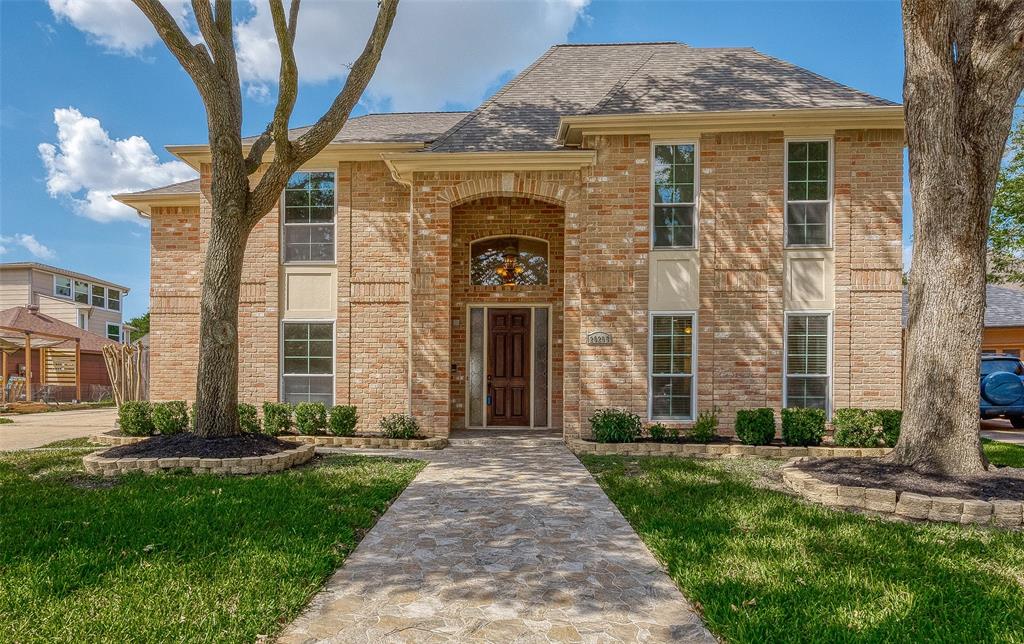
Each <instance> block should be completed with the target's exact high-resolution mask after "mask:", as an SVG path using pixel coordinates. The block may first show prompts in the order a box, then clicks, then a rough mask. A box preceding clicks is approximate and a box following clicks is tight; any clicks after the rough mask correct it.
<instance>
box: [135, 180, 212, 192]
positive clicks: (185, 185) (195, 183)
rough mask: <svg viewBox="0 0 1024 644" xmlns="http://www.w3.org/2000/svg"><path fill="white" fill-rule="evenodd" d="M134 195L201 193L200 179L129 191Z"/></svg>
mask: <svg viewBox="0 0 1024 644" xmlns="http://www.w3.org/2000/svg"><path fill="white" fill-rule="evenodd" d="M128 194H130V195H132V196H135V195H191V194H199V179H192V180H190V181H182V182H181V183H172V184H171V185H169V186H160V187H159V188H150V189H149V190H140V191H139V192H130V193H128Z"/></svg>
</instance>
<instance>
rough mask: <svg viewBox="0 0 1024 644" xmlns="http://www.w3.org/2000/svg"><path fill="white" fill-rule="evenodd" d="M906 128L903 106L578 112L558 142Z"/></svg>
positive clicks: (562, 126) (563, 121)
mask: <svg viewBox="0 0 1024 644" xmlns="http://www.w3.org/2000/svg"><path fill="white" fill-rule="evenodd" d="M865 128H870V129H898V130H902V129H903V128H904V120H903V106H902V105H875V106H865V107H828V108H793V109H774V110H730V111H717V112H672V113H663V114H639V113H636V114H580V115H571V116H563V117H561V118H560V119H559V123H558V137H557V142H558V143H559V144H561V145H567V146H575V145H579V144H580V143H581V142H582V140H583V137H585V136H590V135H602V134H603V135H610V134H649V135H651V136H671V135H673V134H676V133H687V134H690V133H699V132H702V131H708V132H712V131H713V132H729V131H757V130H783V131H785V132H787V133H793V134H805V133H808V132H825V131H834V130H840V129H865Z"/></svg>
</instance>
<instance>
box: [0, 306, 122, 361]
mask: <svg viewBox="0 0 1024 644" xmlns="http://www.w3.org/2000/svg"><path fill="white" fill-rule="evenodd" d="M0 327H6V328H8V329H18V330H19V331H29V332H32V333H47V334H51V335H55V336H60V337H64V338H72V339H71V340H67V341H65V342H58V343H56V344H53V345H52V346H54V347H55V348H59V349H69V348H73V347H74V346H75V342H74V339H73V338H78V339H79V341H80V347H81V350H82V351H86V352H89V353H99V352H101V351H103V347H105V346H107V345H108V344H117V343H116V342H114V341H113V340H110V339H108V338H104V337H102V336H99V335H96V334H95V333H89V332H88V331H84V330H82V329H79V328H78V327H77V326H74V325H73V324H68V323H67V322H62V321H61V320H58V319H56V318H52V317H50V316H49V315H46V314H45V313H40V312H39V311H33V310H30V309H29V308H28V307H25V306H15V307H11V308H9V309H4V310H3V311H0ZM4 333H6V334H8V335H10V332H9V331H4Z"/></svg>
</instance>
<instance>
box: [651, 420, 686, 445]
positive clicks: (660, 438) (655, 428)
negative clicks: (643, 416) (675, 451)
mask: <svg viewBox="0 0 1024 644" xmlns="http://www.w3.org/2000/svg"><path fill="white" fill-rule="evenodd" d="M647 433H648V434H650V435H651V440H654V441H657V442H659V443H661V442H667V441H671V442H676V441H678V440H679V429H678V428H676V427H668V426H666V425H662V424H661V423H654V424H653V425H648V426H647Z"/></svg>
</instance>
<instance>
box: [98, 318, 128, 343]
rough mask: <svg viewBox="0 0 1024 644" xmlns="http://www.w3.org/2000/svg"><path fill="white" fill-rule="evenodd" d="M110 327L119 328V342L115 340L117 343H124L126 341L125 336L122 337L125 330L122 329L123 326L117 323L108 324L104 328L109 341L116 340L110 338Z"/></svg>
mask: <svg viewBox="0 0 1024 644" xmlns="http://www.w3.org/2000/svg"><path fill="white" fill-rule="evenodd" d="M110 327H115V328H117V340H115V342H121V341H123V340H124V336H123V335H122V333H123V330H122V329H121V325H120V324H118V323H116V322H107V324H106V326H105V327H104V328H103V331H104V337H105V338H107V339H108V340H113V339H114V338H112V337H110Z"/></svg>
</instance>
